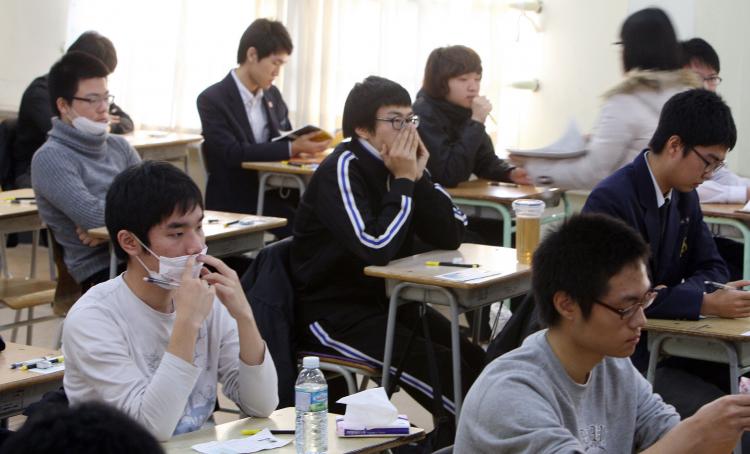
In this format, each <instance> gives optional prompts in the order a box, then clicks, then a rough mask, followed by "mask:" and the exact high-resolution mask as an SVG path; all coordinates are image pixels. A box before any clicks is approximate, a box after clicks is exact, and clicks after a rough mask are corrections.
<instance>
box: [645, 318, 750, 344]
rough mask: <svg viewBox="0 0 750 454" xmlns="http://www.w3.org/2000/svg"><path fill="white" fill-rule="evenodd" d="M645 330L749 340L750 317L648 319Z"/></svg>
mask: <svg viewBox="0 0 750 454" xmlns="http://www.w3.org/2000/svg"><path fill="white" fill-rule="evenodd" d="M645 329H646V330H647V331H653V332H657V333H672V334H686V335H691V336H696V337H710V338H713V339H722V340H727V341H732V342H750V317H746V318H736V319H731V318H719V317H707V318H703V319H700V320H662V319H651V318H650V319H648V321H647V322H646V328H645Z"/></svg>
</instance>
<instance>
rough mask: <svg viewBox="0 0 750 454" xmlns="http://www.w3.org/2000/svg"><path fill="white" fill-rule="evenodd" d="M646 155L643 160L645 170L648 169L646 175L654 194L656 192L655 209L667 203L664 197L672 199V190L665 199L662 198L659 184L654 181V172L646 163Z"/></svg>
mask: <svg viewBox="0 0 750 454" xmlns="http://www.w3.org/2000/svg"><path fill="white" fill-rule="evenodd" d="M648 154H649V152H648V151H647V152H646V154H645V155H644V156H643V159H645V160H646V168H647V169H648V174H649V175H651V181H652V182H653V183H654V192H656V207H657V208H661V207H662V205H664V204H665V203H666V201H667V199H666V197H668V198H670V199H671V198H672V189H670V190H669V192H668V193H667V196H666V197H664V194H662V193H661V188H660V187H659V183H658V182H657V181H656V177H655V176H654V172H652V171H651V165H650V164H649V163H648Z"/></svg>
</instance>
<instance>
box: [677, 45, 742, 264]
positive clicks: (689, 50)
mask: <svg viewBox="0 0 750 454" xmlns="http://www.w3.org/2000/svg"><path fill="white" fill-rule="evenodd" d="M682 53H683V56H684V58H685V63H684V64H685V67H686V68H689V69H691V70H693V72H695V73H696V74H698V76H700V77H701V79H703V86H704V87H705V88H706V90H711V91H716V90H717V89H718V87H719V84H720V83H721V82H722V79H721V77H720V76H719V73H720V71H721V63H720V61H719V54H717V53H716V51H715V50H714V48H713V47H711V45H710V44H709V43H707V42H706V41H705V40H703V39H701V38H693V39H690V40H687V41H683V42H682ZM698 197H699V198H700V200H701V203H746V202H747V201H748V200H750V179H748V178H743V177H741V176H739V175H737V174H736V173H734V172H732V171H731V170H729V169H727V168H726V167H724V168H722V169H719V170H717V171H716V172H714V173H713V174H712V175H711V176H710V177H709V179H708V180H706V181H704V182H703V184H701V185H700V186H698ZM718 233H719V234H718V235H716V236H715V237H714V240H715V241H716V247H717V249H718V250H719V254H721V256H722V257H723V258H724V260H725V261H726V262H727V267H728V268H729V275H730V276H731V278H732V279H740V278H741V277H742V272H743V269H742V267H743V245H742V244H741V243H738V242H737V241H734V240H731V239H729V238H726V237H725V236H724V235H725V234H727V233H729V235H730V236H736V231H735V230H734V229H733V228H732V227H721V228H720V229H719V232H718Z"/></svg>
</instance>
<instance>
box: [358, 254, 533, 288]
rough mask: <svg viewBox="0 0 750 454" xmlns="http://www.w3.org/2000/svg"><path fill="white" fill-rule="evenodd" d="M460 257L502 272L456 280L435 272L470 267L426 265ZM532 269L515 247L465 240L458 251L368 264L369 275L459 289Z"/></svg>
mask: <svg viewBox="0 0 750 454" xmlns="http://www.w3.org/2000/svg"><path fill="white" fill-rule="evenodd" d="M456 258H462V259H463V263H478V264H480V265H481V266H480V267H479V269H483V270H492V271H498V272H499V273H500V274H495V275H493V276H487V277H484V278H481V279H476V280H472V281H471V282H456V281H449V280H446V279H443V278H436V277H435V276H437V275H439V274H445V273H450V272H452V271H461V270H467V269H469V268H457V267H449V266H427V265H425V262H426V261H437V262H452V261H453V259H456ZM530 272H531V267H530V266H529V265H522V264H520V263H518V262H517V261H516V250H515V249H511V248H503V247H496V246H485V245H483V244H471V243H464V244H462V245H461V247H460V248H459V249H458V250H457V251H431V252H425V253H423V254H417V255H413V256H411V257H406V258H403V259H399V260H394V261H392V262H391V263H389V264H388V265H386V266H368V267H367V268H365V274H366V275H367V276H373V277H382V278H384V279H395V280H398V281H406V282H413V283H415V284H425V285H435V286H439V287H445V288H456V289H474V288H480V287H487V286H488V285H492V284H496V283H500V282H503V281H507V280H509V279H515V278H517V277H518V276H519V275H523V274H528V273H530Z"/></svg>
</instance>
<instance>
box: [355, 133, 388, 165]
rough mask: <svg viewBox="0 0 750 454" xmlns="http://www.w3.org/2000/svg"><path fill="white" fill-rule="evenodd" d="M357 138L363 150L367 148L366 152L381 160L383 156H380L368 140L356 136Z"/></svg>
mask: <svg viewBox="0 0 750 454" xmlns="http://www.w3.org/2000/svg"><path fill="white" fill-rule="evenodd" d="M357 140H359V143H361V144H362V147H363V148H364V149H365V150H367V151H368V152H370V154H371V155H373V156H375V157H376V158H378V159H379V160H381V161H382V160H383V157H382V156H380V152H378V150H376V149H375V147H373V146H372V144H371V143H370V142H368V141H367V140H365V139H363V138H361V137H357Z"/></svg>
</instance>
